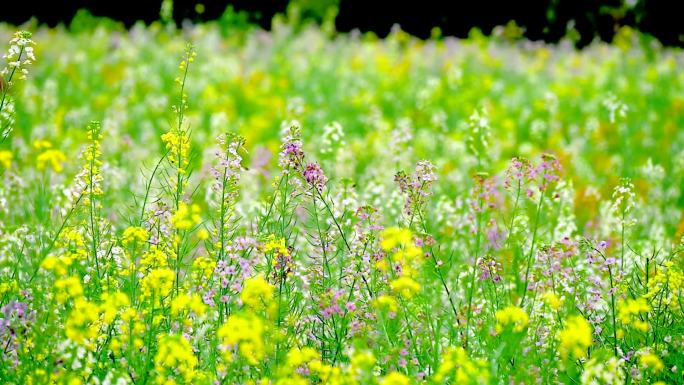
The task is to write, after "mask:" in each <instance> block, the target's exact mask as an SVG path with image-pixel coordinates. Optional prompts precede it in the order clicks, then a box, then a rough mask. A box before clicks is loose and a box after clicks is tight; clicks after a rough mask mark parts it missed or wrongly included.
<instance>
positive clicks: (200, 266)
mask: <svg viewBox="0 0 684 385" xmlns="http://www.w3.org/2000/svg"><path fill="white" fill-rule="evenodd" d="M214 269H216V261H214V260H213V259H211V258H209V257H205V256H199V257H197V258H195V260H194V261H192V270H193V271H194V272H195V275H196V277H197V278H199V279H208V278H209V277H211V275H212V274H213V272H214Z"/></svg>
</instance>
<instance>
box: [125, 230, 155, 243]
mask: <svg viewBox="0 0 684 385" xmlns="http://www.w3.org/2000/svg"><path fill="white" fill-rule="evenodd" d="M149 237H150V233H149V232H148V231H147V230H145V229H144V228H142V227H136V226H131V227H128V228H126V230H124V232H123V236H122V237H121V242H122V243H123V244H124V245H125V246H128V245H130V244H131V243H134V242H136V243H139V244H140V243H143V242H147V239H148V238H149Z"/></svg>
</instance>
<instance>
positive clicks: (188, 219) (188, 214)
mask: <svg viewBox="0 0 684 385" xmlns="http://www.w3.org/2000/svg"><path fill="white" fill-rule="evenodd" d="M199 214H200V207H199V206H198V205H195V204H193V205H191V206H190V205H188V204H187V203H185V202H180V204H179V205H178V210H177V211H176V212H175V213H174V214H173V216H172V217H171V224H172V225H173V227H175V228H177V229H179V230H189V229H191V228H192V227H194V226H196V225H197V224H199V223H200V221H201V220H202V218H201V217H200V215H199Z"/></svg>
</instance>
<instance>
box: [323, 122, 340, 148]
mask: <svg viewBox="0 0 684 385" xmlns="http://www.w3.org/2000/svg"><path fill="white" fill-rule="evenodd" d="M344 145H345V142H344V130H343V129H342V125H340V123H338V122H332V123H330V124H326V125H325V126H324V127H323V135H322V136H321V153H322V154H330V153H332V152H333V147H337V146H344Z"/></svg>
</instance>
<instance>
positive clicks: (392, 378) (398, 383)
mask: <svg viewBox="0 0 684 385" xmlns="http://www.w3.org/2000/svg"><path fill="white" fill-rule="evenodd" d="M410 384H411V380H410V379H409V378H408V377H406V376H405V375H403V374H401V373H399V372H392V373H389V374H388V375H386V376H385V377H384V378H383V379H382V380H381V381H380V385H410Z"/></svg>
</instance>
